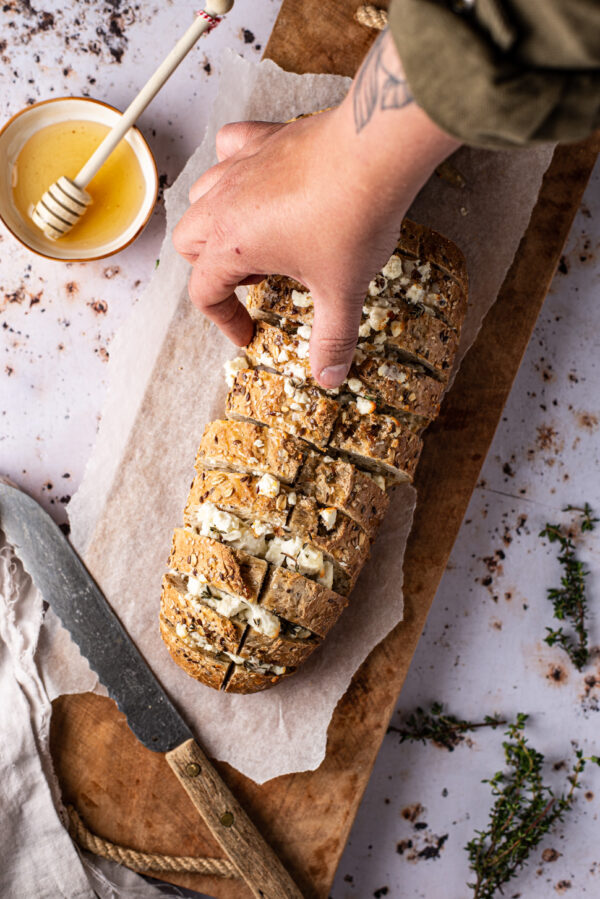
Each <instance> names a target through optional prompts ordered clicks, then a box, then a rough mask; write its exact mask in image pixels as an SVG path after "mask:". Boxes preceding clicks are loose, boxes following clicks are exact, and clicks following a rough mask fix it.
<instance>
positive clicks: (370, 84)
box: [353, 29, 414, 134]
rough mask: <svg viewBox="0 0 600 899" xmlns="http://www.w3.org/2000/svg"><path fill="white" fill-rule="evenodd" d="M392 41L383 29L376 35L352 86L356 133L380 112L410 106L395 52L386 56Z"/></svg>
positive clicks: (410, 100)
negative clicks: (387, 47)
mask: <svg viewBox="0 0 600 899" xmlns="http://www.w3.org/2000/svg"><path fill="white" fill-rule="evenodd" d="M389 40H391V38H390V37H389V32H388V30H387V29H386V30H385V31H382V33H381V34H380V35H379V37H378V38H377V40H376V41H375V43H374V44H373V46H372V47H371V50H370V51H369V53H368V55H367V58H366V59H365V61H364V63H363V64H362V66H361V68H360V71H359V73H358V75H357V76H356V82H355V85H354V97H353V103H354V124H355V126H356V133H357V134H358V133H359V131H362V129H363V128H364V127H365V125H368V124H369V122H370V121H371V119H372V117H373V115H374V113H375V112H376V111H377V110H378V109H379V110H381V111H382V112H384V111H385V110H387V109H402V107H403V106H407V105H408V104H409V103H412V102H413V99H414V98H413V95H412V94H411V92H410V88H409V86H408V83H407V81H406V78H405V77H404V72H403V71H402V66H401V65H400V60H399V59H398V57H397V55H396V53H395V51H394V52H391V53H390V52H388V53H386V52H385V51H386V42H387V41H389ZM384 56H385V57H386V58H385V60H384Z"/></svg>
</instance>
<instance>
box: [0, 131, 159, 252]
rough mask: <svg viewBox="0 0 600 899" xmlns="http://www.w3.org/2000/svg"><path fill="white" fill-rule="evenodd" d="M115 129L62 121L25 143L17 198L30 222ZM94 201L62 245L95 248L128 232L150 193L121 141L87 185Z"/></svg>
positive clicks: (16, 175)
mask: <svg viewBox="0 0 600 899" xmlns="http://www.w3.org/2000/svg"><path fill="white" fill-rule="evenodd" d="M109 130H110V129H109V128H108V126H107V125H102V124H100V123H99V122H92V121H88V120H81V121H64V122H57V123H56V124H54V125H47V126H46V127H44V128H40V130H39V131H36V132H35V134H33V135H32V136H31V137H30V138H29V139H28V140H27V142H26V143H25V144H24V145H23V147H22V148H21V151H20V152H19V155H18V156H17V159H16V162H15V165H14V168H13V172H12V195H13V202H14V204H15V206H16V208H17V210H18V212H19V214H20V215H21V217H22V218H23V219H24V220H25V221H31V212H32V210H33V208H34V207H35V205H36V203H37V202H38V200H39V199H40V197H41V196H42V194H43V193H44V192H45V191H46V190H47V189H48V188H49V187H50V185H51V184H54V182H55V181H57V180H58V178H60V176H61V175H66V176H67V177H68V178H74V177H75V175H77V173H78V172H79V170H80V169H81V167H82V166H83V164H84V163H85V162H87V160H88V159H89V158H90V156H91V155H92V153H93V152H94V150H95V149H96V147H97V146H98V144H99V143H100V142H101V141H102V139H103V138H104V137H105V136H106V134H107V133H108V131H109ZM86 190H87V192H88V193H89V194H90V196H91V197H92V203H91V205H90V206H89V207H88V209H87V211H86V212H85V214H84V215H83V216H82V217H81V219H80V220H79V221H78V222H77V223H76V225H75V226H74V227H73V228H72V229H71V231H70V232H69V233H68V234H65V236H64V237H61V238H60V244H61V246H62V245H65V246H69V247H70V248H72V249H73V250H92V249H93V248H95V247H97V246H99V245H101V244H105V243H108V242H110V241H111V240H114V239H116V238H118V237H119V235H121V234H123V232H124V231H125V230H126V229H127V228H128V226H129V225H130V224H131V223H132V222H133V220H134V219H135V217H136V215H137V214H138V212H139V210H140V208H141V206H142V203H143V200H144V195H145V182H144V175H143V173H142V168H141V166H140V164H139V162H138V160H137V158H136V155H135V153H134V151H133V150H132V148H131V146H130V145H129V144H128V143H127V141H126V140H122V141H121V143H120V144H119V145H118V146H117V148H116V149H115V150H114V152H113V153H112V154H111V155H110V156H109V158H108V159H107V161H106V162H105V163H104V165H103V166H102V168H101V169H100V171H99V172H98V174H97V175H96V176H95V177H94V178H93V179H92V181H90V183H89V185H88V186H87V188H86Z"/></svg>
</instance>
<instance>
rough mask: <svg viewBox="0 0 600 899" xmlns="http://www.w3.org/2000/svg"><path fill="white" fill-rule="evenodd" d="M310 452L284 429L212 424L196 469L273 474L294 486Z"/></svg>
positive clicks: (233, 423) (245, 422)
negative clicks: (307, 453)
mask: <svg viewBox="0 0 600 899" xmlns="http://www.w3.org/2000/svg"><path fill="white" fill-rule="evenodd" d="M258 444H262V446H260V445H258ZM306 449H307V448H306V446H305V445H304V444H302V443H300V441H299V440H296V439H295V438H294V437H292V436H290V435H289V434H286V432H285V431H282V430H281V428H276V427H270V428H267V427H265V426H264V425H257V424H253V423H252V422H249V421H232V420H229V421H223V420H221V421H211V422H210V424H208V425H207V426H206V428H205V430H204V435H203V437H202V442H201V443H200V448H199V450H198V456H197V459H196V468H197V469H199V470H201V469H204V468H221V469H229V470H231V471H240V472H244V473H248V474H272V475H274V477H276V478H278V479H279V480H280V481H282V482H283V483H284V484H292V483H293V482H294V481H295V480H296V478H297V476H298V472H299V471H300V467H301V465H302V462H303V461H304V457H305V455H306Z"/></svg>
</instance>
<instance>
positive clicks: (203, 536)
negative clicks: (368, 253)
mask: <svg viewBox="0 0 600 899" xmlns="http://www.w3.org/2000/svg"><path fill="white" fill-rule="evenodd" d="M247 307H248V310H249V312H250V314H251V316H252V317H253V318H254V319H255V320H256V328H255V333H254V337H253V340H252V341H251V343H250V344H249V346H248V347H247V348H246V350H245V355H244V356H241V357H238V358H236V359H234V360H232V361H231V362H229V363H228V364H227V366H226V377H227V381H228V385H229V392H228V395H227V400H226V409H225V413H226V418H225V419H223V420H218V421H213V422H210V424H209V425H207V427H206V429H205V431H204V435H203V437H202V440H201V443H200V447H199V450H198V455H197V458H196V476H195V478H194V480H193V482H192V485H191V488H190V491H189V495H188V500H187V503H186V506H185V510H184V513H183V527H181V528H177V529H176V530H175V533H174V535H173V546H172V549H171V555H170V557H169V561H168V565H169V571H168V573H167V574H166V575H165V577H164V579H163V586H162V597H161V603H160V632H161V635H162V637H163V640H164V641H165V643H166V645H167V647H168V649H169V652H170V653H171V656H172V658H173V659H174V661H175V662H176V663H177V664H178V665H179V666H180V667H181V668H182V669H183V670H184V671H186V672H187V673H188V674H190V675H191V676H192V677H194V678H196V679H197V680H199V681H201V682H202V683H204V684H207V685H208V686H211V687H214V688H215V689H221V690H225V691H227V692H233V693H254V692H257V691H259V690H264V689H267V688H269V687H272V686H273V685H274V684H276V683H278V682H279V681H280V680H281V679H282V678H285V677H287V676H289V675H290V674H292V673H293V672H294V671H295V670H296V669H297V668H298V667H299V666H300V665H301V664H302V663H303V662H304V661H305V660H306V659H307V658H308V657H309V656H310V655H311V653H312V652H313V651H314V650H315V649H316V648H317V647H318V646H320V645H321V643H322V642H323V640H324V638H325V637H326V636H327V633H328V631H329V630H330V629H331V627H332V626H333V625H334V624H335V622H336V621H337V619H338V618H339V616H340V615H341V613H342V612H343V610H344V608H345V606H346V605H347V603H348V597H349V594H350V592H351V590H352V588H353V586H354V584H355V582H356V580H357V578H358V576H359V574H360V572H361V569H362V567H363V565H364V564H365V563H366V561H367V558H368V555H369V551H370V547H371V545H372V542H373V540H374V539H375V538H376V535H377V531H378V529H379V527H380V526H381V524H382V521H383V518H384V515H385V512H386V509H387V506H388V502H389V494H390V491H391V490H392V489H393V487H394V485H395V484H398V483H401V482H410V481H412V479H413V477H414V473H415V469H416V466H417V463H418V460H419V455H420V452H421V447H422V433H423V430H424V429H425V428H426V427H427V425H428V424H429V423H430V422H431V421H432V420H433V419H434V418H435V417H436V415H437V414H438V411H439V408H440V403H441V400H442V395H443V392H444V389H445V386H446V384H447V381H448V378H449V375H450V371H451V369H452V364H453V361H454V358H455V355H456V351H457V348H458V342H459V337H460V329H461V325H462V322H463V319H464V316H465V312H466V308H467V275H466V268H465V261H464V258H463V256H462V253H461V252H460V250H459V249H458V248H457V247H456V246H455V245H454V244H453V243H451V242H450V241H449V240H447V239H446V238H444V237H442V236H441V235H440V234H437V233H436V232H434V231H431V230H429V229H428V228H424V227H423V226H421V225H417V224H415V223H414V222H409V221H405V222H404V223H403V225H402V231H401V235H400V239H399V241H398V245H397V247H396V250H395V251H394V253H393V254H392V256H391V257H390V259H389V261H388V262H387V263H386V265H385V266H384V267H383V269H382V270H381V271H380V272H379V273H378V274H377V275H376V276H375V278H374V279H373V280H372V282H371V284H370V285H369V290H368V295H367V296H366V298H365V303H364V306H363V314H362V320H361V325H360V332H359V340H358V346H357V349H356V352H355V356H354V362H353V365H352V368H351V370H350V372H349V374H348V377H347V379H346V381H345V382H344V384H343V385H342V386H341V387H340V388H338V389H336V390H324V389H322V388H321V387H320V386H319V385H318V384H317V382H316V381H315V380H314V378H313V377H312V374H311V371H310V364H309V358H308V357H309V341H310V336H311V329H312V322H313V303H312V297H311V296H310V293H309V292H308V290H307V289H306V287H304V286H303V285H302V284H300V283H298V282H297V281H293V280H292V279H291V278H286V277H283V276H280V275H270V276H269V277H267V278H265V279H264V280H263V281H262V282H261V283H260V284H257V285H256V286H254V287H253V288H251V289H250V291H249V294H248V298H247ZM325 651H326V648H325Z"/></svg>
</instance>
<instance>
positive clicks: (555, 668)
mask: <svg viewBox="0 0 600 899" xmlns="http://www.w3.org/2000/svg"><path fill="white" fill-rule="evenodd" d="M568 679H569V675H568V673H567V670H566V668H563V666H562V665H550V667H549V668H548V672H547V674H546V680H549V681H550V682H551V683H553V684H564V683H566V682H567V681H568Z"/></svg>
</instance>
